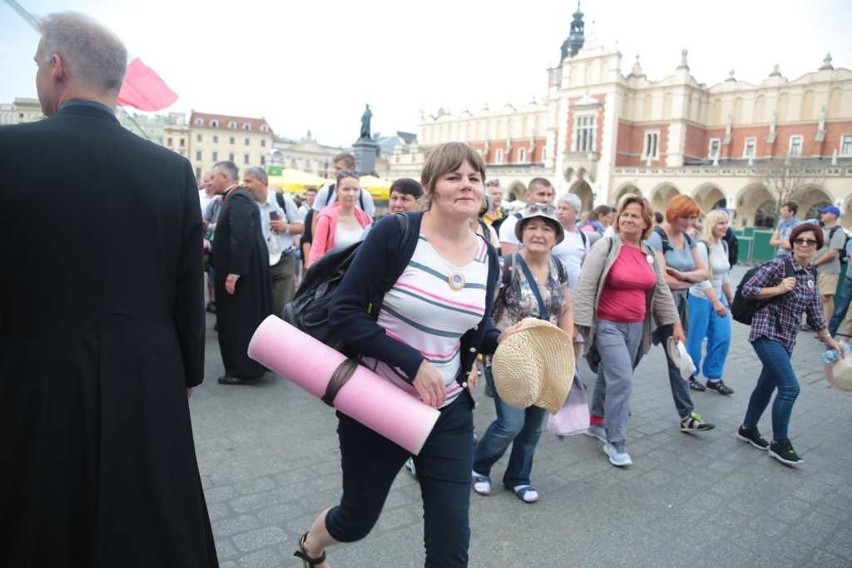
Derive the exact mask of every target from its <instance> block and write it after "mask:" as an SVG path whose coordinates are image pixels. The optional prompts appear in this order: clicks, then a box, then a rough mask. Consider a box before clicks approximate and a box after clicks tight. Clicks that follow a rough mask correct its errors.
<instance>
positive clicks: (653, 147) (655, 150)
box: [642, 130, 660, 159]
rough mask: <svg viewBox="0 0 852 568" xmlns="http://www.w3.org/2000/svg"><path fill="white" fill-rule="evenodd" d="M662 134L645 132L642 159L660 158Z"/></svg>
mask: <svg viewBox="0 0 852 568" xmlns="http://www.w3.org/2000/svg"><path fill="white" fill-rule="evenodd" d="M659 146H660V133H659V132H657V131H656V130H655V131H649V132H645V145H644V146H643V147H642V157H643V158H645V159H647V158H652V159H656V158H658V157H659Z"/></svg>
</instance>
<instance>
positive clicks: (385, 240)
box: [328, 213, 500, 387]
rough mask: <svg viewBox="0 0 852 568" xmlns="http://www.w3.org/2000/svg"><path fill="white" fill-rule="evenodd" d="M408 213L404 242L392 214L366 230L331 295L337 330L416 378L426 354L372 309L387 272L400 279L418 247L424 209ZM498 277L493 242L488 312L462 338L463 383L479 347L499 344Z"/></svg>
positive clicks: (349, 341) (491, 349)
mask: <svg viewBox="0 0 852 568" xmlns="http://www.w3.org/2000/svg"><path fill="white" fill-rule="evenodd" d="M407 215H408V218H409V227H410V229H409V233H408V240H407V241H405V242H402V224H401V223H400V222H399V221H398V220H397V219H396V218H395V217H394V216H392V215H391V216H388V217H385V218H384V219H381V220H380V221H379V222H378V223H376V225H375V226H374V227H373V228H372V229H371V230H370V232H369V233H367V237H366V239H365V240H364V242H363V244H362V245H361V247H360V248H359V249H358V254H357V256H356V257H355V259H354V261H353V262H352V264H351V265H350V266H349V269H348V270H347V271H346V275H345V276H344V277H343V280H342V281H341V282H340V285H339V286H338V287H337V289H336V290H335V291H334V294H333V295H332V298H331V302H330V303H329V306H328V318H329V321H330V323H331V325H332V328H333V329H334V332H335V334H336V335H337V336H338V337H341V338H344V339H345V341H346V343H347V344H348V345H349V346H351V347H353V348H354V349H355V350H356V351H357V352H358V353H359V354H361V355H364V356H366V357H374V358H376V359H379V360H381V361H384V362H385V363H388V364H390V365H393V366H394V367H399V368H400V369H401V370H402V371H403V373H405V375H406V376H407V377H408V381H409V382H411V381H413V380H414V377H415V376H416V375H417V370H418V369H419V368H420V364H421V363H422V362H423V359H424V357H423V356H422V355H421V354H420V352H419V351H417V350H416V349H414V348H413V347H410V346H408V345H406V344H405V343H402V342H400V341H397V340H396V339H393V338H391V337H389V336H388V335H387V334H386V333H385V330H384V328H383V327H381V326H379V324H378V323H376V320H375V319H373V318H372V317H370V315H369V313H368V312H367V306H368V305H369V304H370V301H371V299H373V298H377V297H378V296H379V295H380V292H381V281H382V277H383V276H384V275H385V274H389V275H395V277H394V278H393V279H392V280H391V282H396V280H397V279H399V277H400V276H401V275H402V273H403V271H404V270H405V267H406V266H408V262H409V261H410V260H411V257H412V256H413V255H414V249H415V248H417V239H418V237H419V235H420V223H421V221H422V220H423V213H408V214H407ZM499 278H500V264H499V258H498V256H497V251H496V250H495V249H494V247H493V246H491V244H490V243H488V286H487V288H486V293H485V316H484V317H483V318H482V321H480V322H479V324H478V325H476V326H474V327H473V328H472V329H470V330H468V331H467V332H466V333H465V334H464V335H462V337H461V367H460V369H459V374H458V375H457V376H456V381H458V382H459V384H461V385H462V386H464V387H466V386H467V383H466V379H467V373H468V371H470V368H471V366H472V365H473V361H474V359H475V358H476V355H477V354H478V353H479V352H482V353H484V354H486V355H490V354H492V353H494V350H495V349H497V337H498V336H499V335H500V330H499V329H497V328H496V327H495V326H494V323H493V322H492V321H491V311H492V310H493V309H494V298H495V296H496V291H497V284H498V280H499Z"/></svg>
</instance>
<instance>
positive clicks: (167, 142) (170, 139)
mask: <svg viewBox="0 0 852 568" xmlns="http://www.w3.org/2000/svg"><path fill="white" fill-rule="evenodd" d="M173 145H174V141H173V140H172V137H171V136H169V137H168V138H166V146H168V147H169V148H171V147H172V146H173Z"/></svg>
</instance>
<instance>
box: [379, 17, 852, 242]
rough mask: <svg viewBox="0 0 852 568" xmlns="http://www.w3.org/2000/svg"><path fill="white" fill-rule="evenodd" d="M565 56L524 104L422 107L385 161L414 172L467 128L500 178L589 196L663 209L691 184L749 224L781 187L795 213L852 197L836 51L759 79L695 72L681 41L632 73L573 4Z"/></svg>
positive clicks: (850, 112)
mask: <svg viewBox="0 0 852 568" xmlns="http://www.w3.org/2000/svg"><path fill="white" fill-rule="evenodd" d="M560 56H561V57H560V64H559V65H558V66H556V67H553V68H551V69H548V71H547V88H546V91H545V93H546V94H545V95H544V96H542V97H539V98H536V99H534V100H533V101H531V102H529V103H528V104H526V105H523V106H518V107H514V106H511V105H507V106H505V107H503V108H499V109H487V108H486V109H483V110H481V111H478V112H474V113H472V112H468V111H464V112H461V113H456V114H451V113H449V112H446V111H444V110H443V109H441V110H439V111H438V112H437V113H435V114H434V115H432V116H428V117H423V119H422V122H421V124H420V135H419V141H420V146H409V147H404V148H399V149H398V150H397V151H396V152H395V154H394V155H393V156H391V157H390V158H389V164H388V171H387V173H386V174H385V175H388V176H390V177H398V176H404V175H405V176H411V175H412V174H414V175H415V177H416V174H417V173H418V172H419V168H420V166H421V165H422V163H423V158H424V156H425V154H426V153H428V150H429V148H430V147H433V146H434V145H436V144H438V143H441V142H446V141H450V140H462V141H466V142H468V143H470V144H471V145H472V146H473V147H474V148H476V149H477V150H478V151H479V152H480V153H481V155H482V156H483V158H484V159H485V161H486V163H487V165H488V170H489V177H497V178H500V179H501V181H502V182H503V184H502V185H503V187H504V188H506V187H509V188H510V190H511V189H513V188H515V189H517V188H520V187H521V186H522V185H525V184H526V183H527V182H528V181H529V180H530V179H532V178H533V177H536V176H543V177H547V178H549V179H551V180H552V181H553V182H554V185H555V186H556V187H557V189H558V190H562V191H565V190H570V191H573V192H574V193H577V194H578V195H579V196H580V198H581V200H582V201H583V205H584V207H585V208H587V209H588V208H591V207H593V206H594V205H598V204H602V203H609V204H615V203H616V201H617V200H618V199H619V198H620V197H621V196H622V195H624V194H625V193H636V194H640V195H643V196H645V197H647V198H648V199H649V200H650V201H651V203H652V204H653V205H654V207H655V208H656V209H660V210H661V209H664V208H665V205H666V203H667V202H668V201H669V200H670V199H671V198H672V197H673V196H675V195H678V194H687V195H690V196H693V197H694V198H695V199H696V200H697V201H698V202H699V204H700V205H701V206H702V207H703V208H704V209H705V210H709V209H711V208H713V207H714V206H720V205H721V206H725V207H727V208H728V209H729V210H732V211H734V212H735V224H736V226H738V227H741V226H752V225H764V226H768V225H772V224H773V223H774V222H775V219H774V216H775V211H776V207H777V202H778V200H779V198H781V199H785V198H789V197H791V196H792V197H794V198H795V199H796V200H797V201H798V202H799V204H800V216H803V215H804V216H810V215H811V214H812V213H813V212H815V210H816V208H817V207H818V206H821V205H824V204H826V203H833V204H835V205H838V206H840V207H841V208H842V210H843V211H844V212H847V211H848V210H849V206H850V205H852V71H850V70H849V69H841V68H835V67H834V66H833V64H832V60H831V56H830V55H828V56H826V57H825V59H824V60H823V62H822V65H815V66H814V68H815V69H814V71H813V72H810V73H807V74H805V75H803V76H802V77H799V78H796V79H790V78H787V77H785V76H784V75H783V74H782V73H781V71H780V70H779V68H778V66H776V67H775V68H774V69H772V70H771V72H770V73H769V74H768V76H767V77H766V78H765V79H764V80H762V81H761V82H760V83H759V84H751V83H747V82H745V81H740V80H738V79H737V78H736V77H735V76H734V74H733V72H732V73H731V74H730V76H729V77H728V78H727V79H726V80H724V81H721V82H719V83H717V84H715V85H712V86H707V85H705V84H701V83H698V82H697V81H696V80H695V78H694V77H693V76H692V74H691V73H690V68H689V63H688V54H687V52H686V50H684V51H683V52H682V53H681V54H680V63H679V64H678V65H677V66H676V67H675V68H674V69H673V70H672V73H671V74H670V75H669V76H667V77H665V78H663V79H660V80H651V79H649V78H648V77H647V76H646V75H645V74H644V72H643V71H642V67H641V64H640V62H639V60H638V58H637V60H636V62H635V63H634V64H633V67H632V69H631V71H630V73H629V74H628V75H626V76H625V75H623V74H622V72H621V66H622V56H621V53H619V52H618V51H617V50H615V49H609V48H606V47H604V46H603V45H600V44H598V43H596V42H594V41H592V40H590V41H586V38H585V37H584V26H583V14H582V13H581V12H580V11H579V9H578V10H577V12H576V13H575V14H574V16H573V21H572V23H571V32H570V34H569V36H568V38H567V39H566V40H565V42H564V43H563V44H562V48H561V54H560ZM673 59H674V61H675V62H676V61H677V59H678V58H677V57H673ZM779 179H783V180H784V181H783V182H780V181H779ZM790 184H792V185H793V186H792V187H790ZM516 193H517V192H516ZM844 221H846V226H850V225H852V214H847V215H845V219H844Z"/></svg>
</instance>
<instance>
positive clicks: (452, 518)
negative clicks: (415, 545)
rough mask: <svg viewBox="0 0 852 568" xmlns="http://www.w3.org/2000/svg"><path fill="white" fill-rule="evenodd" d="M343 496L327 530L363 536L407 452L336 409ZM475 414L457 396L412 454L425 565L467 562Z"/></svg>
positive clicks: (344, 536)
mask: <svg viewBox="0 0 852 568" xmlns="http://www.w3.org/2000/svg"><path fill="white" fill-rule="evenodd" d="M337 417H338V419H339V423H338V427H337V434H338V436H339V438H340V455H341V469H342V470H343V496H342V497H341V499H340V504H339V505H338V506H336V507H333V508H332V509H331V510H330V511H329V512H328V514H327V515H326V520H325V525H326V529H327V530H328V533H329V534H330V535H331V537H332V538H334V539H335V540H337V541H338V542H353V541H356V540H359V539H361V538H364V537H365V536H366V535H367V534H368V533H369V532H370V530H371V529H372V528H373V525H375V523H376V521H377V520H378V518H379V514H380V513H381V512H382V508H383V507H384V504H385V499H386V498H387V496H388V492H389V491H390V488H391V485H392V484H393V481H394V479H395V478H396V474H397V473H398V472H399V470H400V469H402V465H403V464H404V463H405V460H406V459H408V457H409V456H411V454H410V453H408V451H406V450H404V449H403V448H401V447H399V446H398V445H396V444H394V443H393V442H391V441H390V440H388V439H387V438H385V437H383V436H381V435H379V434H377V433H375V432H373V431H372V430H370V429H369V428H367V427H366V426H363V425H362V424H359V423H358V422H356V421H355V420H353V419H352V418H349V417H348V416H346V415H345V414H341V413H340V412H338V413H337ZM472 449H473V412H472V411H471V407H470V404H469V402H468V400H467V397H466V396H464V395H461V396H459V397H458V398H457V399H456V400H455V401H453V402H452V403H451V404H449V405H448V406H445V407H444V408H442V409H441V415H440V416H439V417H438V422H437V423H436V424H435V427H434V428H433V429H432V433H431V434H429V437H428V438H427V439H426V443H425V444H424V446H423V449H422V450H421V451H420V454H419V455H417V456H414V465H415V466H416V468H417V480H418V481H419V482H420V494H421V496H422V498H423V520H424V526H423V536H424V541H425V542H424V544H425V547H426V567H427V568H450V567H457V568H461V567H463V566H467V565H468V545H469V543H470V522H469V510H470V468H471V461H472V460H471V456H472V453H473V452H472V451H471V450H472Z"/></svg>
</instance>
